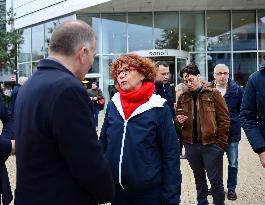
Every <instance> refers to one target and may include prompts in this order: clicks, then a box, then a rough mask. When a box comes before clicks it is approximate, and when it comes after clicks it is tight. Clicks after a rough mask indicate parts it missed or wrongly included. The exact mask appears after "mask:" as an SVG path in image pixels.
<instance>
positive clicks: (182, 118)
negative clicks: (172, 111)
mask: <svg viewBox="0 0 265 205" xmlns="http://www.w3.org/2000/svg"><path fill="white" fill-rule="evenodd" d="M187 119H188V116H186V115H177V120H178V122H179V123H180V124H183V123H184V122H185V121H186V120H187Z"/></svg>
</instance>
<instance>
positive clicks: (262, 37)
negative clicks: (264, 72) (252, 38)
mask: <svg viewBox="0 0 265 205" xmlns="http://www.w3.org/2000/svg"><path fill="white" fill-rule="evenodd" d="M258 25H259V28H258V29H259V30H258V36H259V49H260V50H265V11H258Z"/></svg>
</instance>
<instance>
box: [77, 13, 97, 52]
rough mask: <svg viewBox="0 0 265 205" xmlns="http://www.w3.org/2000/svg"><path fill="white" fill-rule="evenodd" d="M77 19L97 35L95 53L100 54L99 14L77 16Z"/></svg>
mask: <svg viewBox="0 0 265 205" xmlns="http://www.w3.org/2000/svg"><path fill="white" fill-rule="evenodd" d="M77 19H80V20H82V21H84V22H86V23H87V24H88V25H90V26H91V28H93V30H94V31H95V33H96V35H97V53H102V52H101V20H100V16H99V14H95V15H93V14H91V15H78V16H77Z"/></svg>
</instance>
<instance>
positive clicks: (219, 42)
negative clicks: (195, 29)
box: [207, 11, 231, 51]
mask: <svg viewBox="0 0 265 205" xmlns="http://www.w3.org/2000/svg"><path fill="white" fill-rule="evenodd" d="M230 34H231V33H230V12H229V11H209V12H207V50H208V51H227V50H230V49H231V36H230Z"/></svg>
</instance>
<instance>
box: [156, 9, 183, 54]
mask: <svg viewBox="0 0 265 205" xmlns="http://www.w3.org/2000/svg"><path fill="white" fill-rule="evenodd" d="M154 15H155V16H154V19H155V22H154V24H155V25H154V42H155V48H157V49H163V48H167V49H170V48H171V49H178V48H179V26H178V21H179V20H178V12H172V13H170V12H169V13H162V12H156V13H155V14H154Z"/></svg>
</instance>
